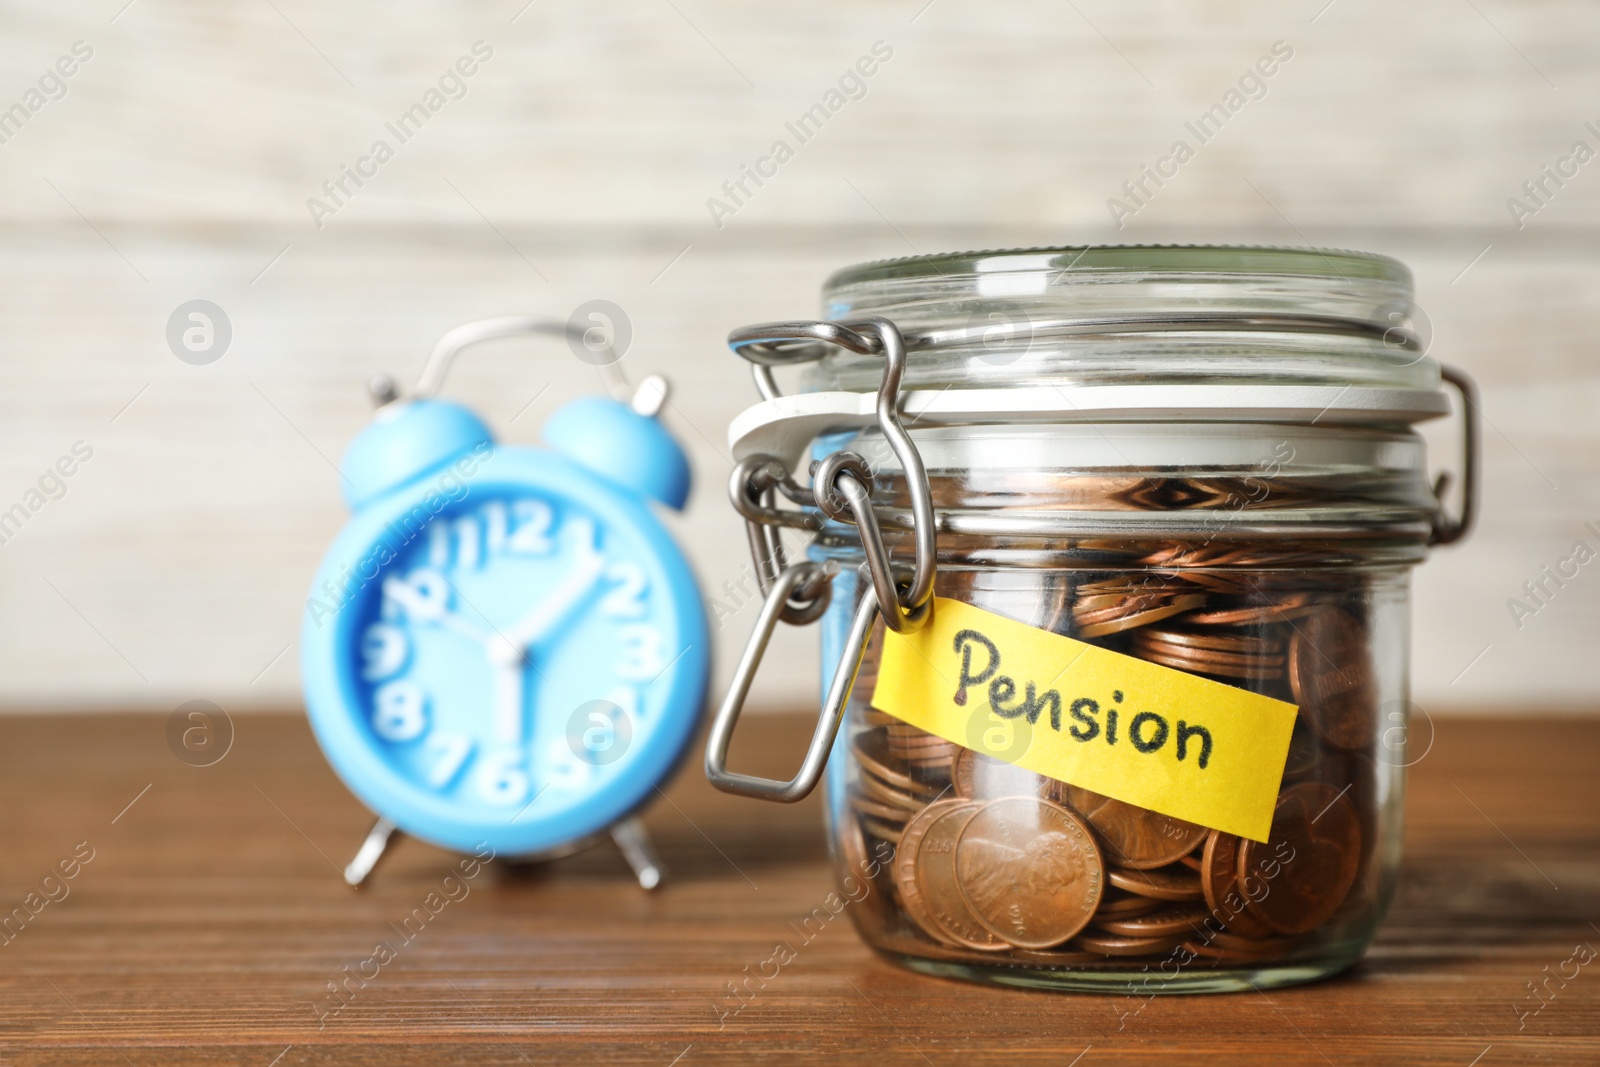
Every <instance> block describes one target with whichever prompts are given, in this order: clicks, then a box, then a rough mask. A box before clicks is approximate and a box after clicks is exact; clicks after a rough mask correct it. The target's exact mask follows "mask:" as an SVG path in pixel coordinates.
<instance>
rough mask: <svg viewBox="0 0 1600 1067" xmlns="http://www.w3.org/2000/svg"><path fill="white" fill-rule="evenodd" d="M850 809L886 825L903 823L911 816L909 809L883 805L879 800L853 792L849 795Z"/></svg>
mask: <svg viewBox="0 0 1600 1067" xmlns="http://www.w3.org/2000/svg"><path fill="white" fill-rule="evenodd" d="M850 807H851V808H853V809H854V810H855V811H857V812H859V813H861V814H862V815H869V816H871V817H872V818H874V819H881V820H883V821H884V822H887V823H897V822H898V823H903V822H905V821H906V820H907V819H908V818H910V816H911V811H910V810H909V809H906V808H901V807H896V806H894V805H893V804H885V803H884V802H883V801H881V800H874V799H873V798H872V797H869V796H864V795H862V794H861V793H855V792H853V793H851V794H850Z"/></svg>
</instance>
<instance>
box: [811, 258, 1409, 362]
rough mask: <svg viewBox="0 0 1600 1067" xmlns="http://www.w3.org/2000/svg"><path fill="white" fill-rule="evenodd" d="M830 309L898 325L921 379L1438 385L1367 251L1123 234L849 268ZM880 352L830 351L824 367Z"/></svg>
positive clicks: (1395, 290)
mask: <svg viewBox="0 0 1600 1067" xmlns="http://www.w3.org/2000/svg"><path fill="white" fill-rule="evenodd" d="M823 305H824V309H825V312H824V317H826V318H828V319H833V320H843V319H857V318H863V317H866V316H873V315H881V316H883V317H885V318H888V319H891V320H893V321H894V323H895V325H896V326H898V327H899V328H900V331H901V332H902V333H903V334H904V335H906V345H907V349H908V350H909V351H910V352H911V353H912V354H913V359H912V360H911V364H910V366H909V368H908V372H909V375H910V377H909V379H908V381H907V383H906V384H907V386H909V387H912V388H915V387H917V386H919V385H922V384H935V385H940V386H949V385H954V386H963V385H978V384H995V385H1020V384H1027V383H1037V382H1041V381H1051V382H1054V383H1059V382H1070V383H1073V384H1089V383H1095V382H1099V383H1106V384H1110V383H1123V384H1127V383H1132V382H1140V383H1153V382H1168V383H1185V382H1192V383H1196V384H1204V383H1214V382H1218V381H1234V382H1247V381H1257V382H1273V383H1285V382H1290V381H1294V382H1304V383H1308V384H1309V383H1322V384H1333V385H1365V386H1373V387H1390V388H1411V389H1437V388H1438V386H1439V375H1438V367H1437V365H1435V364H1434V363H1433V362H1432V361H1431V360H1429V359H1428V358H1427V348H1428V344H1429V341H1430V337H1429V336H1428V329H1427V325H1426V318H1425V316H1423V315H1422V314H1421V312H1420V311H1419V310H1418V309H1417V307H1416V306H1415V304H1414V303H1413V302H1412V299H1411V272H1410V271H1409V270H1407V269H1406V267H1405V265H1404V264H1402V263H1400V262H1398V261H1396V260H1393V259H1390V258H1388V257H1387V256H1379V255H1372V254H1369V253H1364V252H1336V251H1326V250H1322V249H1308V248H1256V247H1240V246H1226V245H1224V246H1199V245H1185V246H1173V245H1129V246H1110V247H1098V246H1087V247H1077V248H1040V249H1027V250H1020V251H1004V252H963V253H954V254H949V255H935V256H915V257H911V258H907V259H892V260H883V261H880V262H876V263H866V264H862V265H860V266H856V267H848V268H846V269H844V270H842V271H839V272H838V273H836V274H834V275H833V276H832V277H831V278H829V279H828V281H827V282H826V283H825V284H824V286H823ZM873 362H874V361H873V360H872V359H870V358H863V357H861V356H858V355H853V354H849V353H840V352H831V353H829V354H828V356H827V357H826V358H825V359H824V361H823V366H821V367H820V368H818V371H819V374H818V375H817V376H818V377H820V378H826V377H828V376H829V371H834V372H837V373H839V374H841V375H844V376H851V375H850V371H851V370H852V369H854V368H856V367H858V366H870V365H872V364H873ZM808 384H810V383H809V382H808ZM817 385H821V382H818V383H817ZM814 387H816V386H813V388H814ZM851 387H852V386H846V388H851Z"/></svg>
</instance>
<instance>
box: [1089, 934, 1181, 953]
mask: <svg viewBox="0 0 1600 1067" xmlns="http://www.w3.org/2000/svg"><path fill="white" fill-rule="evenodd" d="M1186 936H1187V935H1185V934H1173V935H1172V936H1170V937H1119V936H1117V935H1116V934H1079V935H1078V936H1077V937H1076V938H1074V939H1073V942H1072V947H1073V948H1081V949H1083V950H1084V951H1086V952H1095V953H1099V954H1100V955H1102V956H1151V955H1160V954H1163V953H1167V952H1171V951H1172V950H1173V949H1175V948H1177V947H1178V946H1179V945H1181V944H1183V942H1184V938H1185V937H1186Z"/></svg>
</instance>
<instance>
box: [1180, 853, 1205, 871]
mask: <svg viewBox="0 0 1600 1067" xmlns="http://www.w3.org/2000/svg"><path fill="white" fill-rule="evenodd" d="M1178 862H1179V863H1181V864H1183V865H1184V866H1185V867H1187V868H1189V869H1190V870H1191V871H1198V870H1199V869H1200V857H1199V856H1196V855H1195V854H1194V853H1193V852H1191V853H1189V854H1188V855H1187V856H1179V857H1178Z"/></svg>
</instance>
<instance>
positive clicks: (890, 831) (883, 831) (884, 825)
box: [861, 815, 906, 845]
mask: <svg viewBox="0 0 1600 1067" xmlns="http://www.w3.org/2000/svg"><path fill="white" fill-rule="evenodd" d="M861 829H863V830H865V831H866V832H867V833H868V834H870V835H872V836H873V837H876V838H877V839H878V840H880V841H887V842H889V843H890V844H891V845H895V844H898V843H899V842H900V835H901V834H903V833H904V832H905V829H906V827H905V824H904V823H888V822H884V821H882V820H881V819H874V818H873V817H872V816H870V815H863V816H861Z"/></svg>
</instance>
